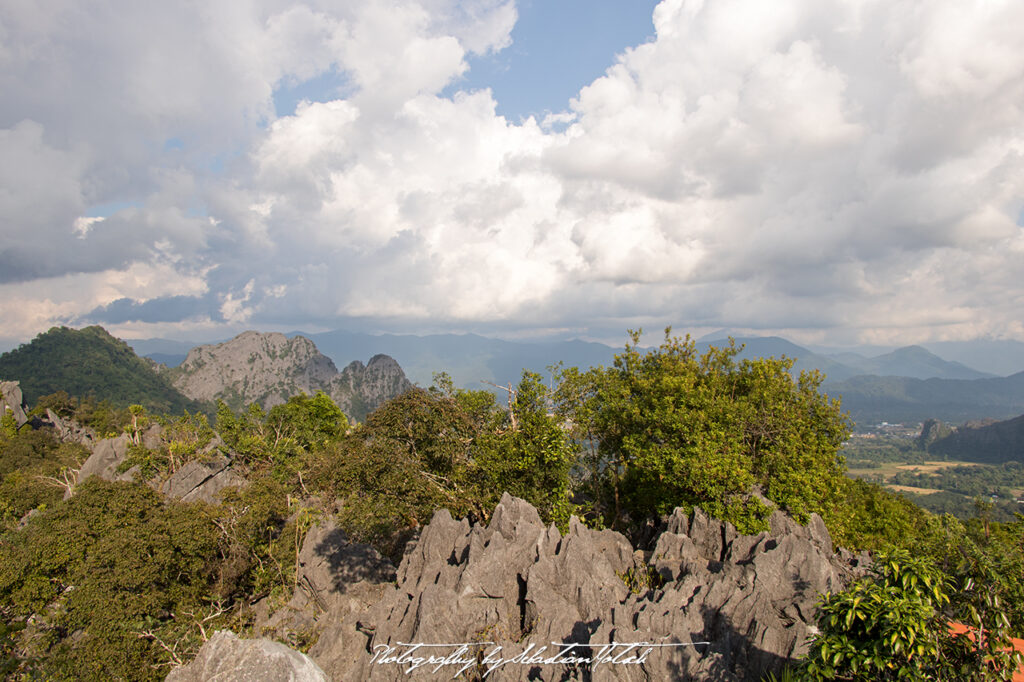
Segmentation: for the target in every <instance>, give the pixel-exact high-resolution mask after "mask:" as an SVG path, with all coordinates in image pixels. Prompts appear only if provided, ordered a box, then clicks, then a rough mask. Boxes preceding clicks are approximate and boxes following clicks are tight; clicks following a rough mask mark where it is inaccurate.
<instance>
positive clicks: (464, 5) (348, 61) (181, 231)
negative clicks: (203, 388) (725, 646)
mask: <svg viewBox="0 0 1024 682" xmlns="http://www.w3.org/2000/svg"><path fill="white" fill-rule="evenodd" d="M1021 26H1024V3H1021V2H1019V1H1017V0H1005V1H1000V0H974V1H967V0H929V1H928V2H921V1H920V0H776V1H773V2H764V1H763V0H664V1H663V2H660V3H656V2H646V1H639V0H521V1H520V2H515V1H514V0H475V1H459V0H361V1H360V2H340V1H338V0H334V1H333V2H332V1H328V0H308V1H306V2H296V1H293V0H244V1H231V2H228V1H226V0H225V1H223V2H222V1H220V0H214V1H213V2H176V3H168V2H163V1H161V2H156V1H152V0H135V1H134V2H131V3H93V2H81V1H80V0H49V1H48V2H45V3H40V2H36V1H35V0H5V2H3V3H2V4H0V92H2V93H3V96H2V97H0V319H2V325H0V327H2V330H0V340H3V341H4V342H5V343H6V344H7V345H8V346H10V345H12V344H16V343H18V342H24V341H27V340H29V339H31V338H32V337H33V336H34V335H35V334H37V333H40V332H42V331H45V330H46V329H48V328H49V327H51V326H53V325H60V324H63V325H68V326H74V327H79V326H84V325H87V324H101V325H103V326H104V327H106V328H107V329H109V330H110V331H111V332H112V333H115V334H116V335H118V336H121V337H122V338H129V339H130V338H152V337H164V338H178V339H189V340H196V341H203V340H210V339H223V338H227V337H230V336H231V335H233V334H235V333H237V332H240V331H242V330H245V329H258V330H261V331H289V330H305V331H309V332H316V331H323V330H328V329H348V330H353V331H369V332H401V333H435V332H476V333H482V334H488V335H492V336H502V337H508V338H548V337H550V338H554V337H560V338H571V337H580V338H587V339H595V340H610V339H614V340H616V343H617V341H618V340H619V339H622V338H624V332H625V330H626V329H635V328H639V327H643V328H644V329H647V330H651V329H656V330H660V329H663V328H664V327H665V326H667V325H672V326H673V327H674V328H675V329H676V330H677V331H689V332H692V333H694V334H695V335H700V334H702V333H706V332H709V331H713V330H716V329H721V328H727V329H730V330H735V331H736V332H737V333H740V334H751V335H772V334H777V335H781V336H785V337H786V338H789V339H791V340H794V341H796V342H798V343H804V344H819V345H829V344H833V345H841V346H853V345H857V344H874V345H904V344H910V343H924V342H928V341H963V340H971V339H979V338H991V339H1017V340H1024V315H1022V312H1024V277H1022V272H1024V267H1022V266H1024V227H1022V225H1024V41H1022V40H1021V39H1020V27H1021Z"/></svg>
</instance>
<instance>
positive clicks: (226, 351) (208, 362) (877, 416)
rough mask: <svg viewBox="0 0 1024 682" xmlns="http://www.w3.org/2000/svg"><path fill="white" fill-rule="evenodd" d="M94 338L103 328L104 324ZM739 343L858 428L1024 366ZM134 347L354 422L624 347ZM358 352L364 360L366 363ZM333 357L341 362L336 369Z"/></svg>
mask: <svg viewBox="0 0 1024 682" xmlns="http://www.w3.org/2000/svg"><path fill="white" fill-rule="evenodd" d="M91 329H95V330H99V329H100V328H98V327H97V328H91ZM73 331H74V330H62V331H61V332H60V333H62V334H66V333H68V332H73ZM83 331H84V330H83ZM100 331H102V330H100ZM75 333H78V332H75ZM94 335H95V334H94ZM41 336H44V335H41ZM102 336H103V337H104V338H107V337H109V335H106V333H105V332H104V333H103V334H102ZM45 338H46V339H49V338H50V337H49V336H46V337H45ZM109 338H112V337H109ZM736 341H737V344H742V345H743V346H744V347H743V350H742V352H741V353H740V356H739V357H740V358H741V359H742V358H754V357H769V356H775V357H778V356H782V355H785V356H787V357H790V358H793V359H794V360H795V363H794V369H795V370H796V371H801V370H810V369H817V370H820V371H822V372H823V373H825V375H826V382H825V384H824V390H825V391H826V392H827V393H828V394H829V395H831V396H833V397H841V398H842V400H843V407H844V409H846V410H847V411H849V413H850V415H851V418H852V419H853V420H854V421H855V422H856V423H857V425H858V426H861V427H864V426H868V425H870V424H874V423H878V422H882V421H888V422H903V423H914V422H921V421H924V420H926V419H942V420H945V421H949V422H952V423H959V422H963V421H967V420H970V419H1009V418H1012V417H1016V416H1018V415H1020V414H1022V413H1024V372H1020V373H1017V374H1015V375H1012V376H1009V377H998V376H992V375H991V374H986V373H985V372H981V371H978V370H976V369H974V368H972V367H970V366H968V365H966V364H964V363H961V362H955V361H949V360H945V359H943V358H941V357H939V356H938V355H935V354H934V353H932V352H930V351H928V350H926V349H925V348H922V347H920V346H907V347H905V348H899V349H896V350H894V351H890V352H886V353H881V354H877V355H874V356H865V355H861V354H856V353H852V352H845V353H836V354H825V353H816V352H814V351H811V350H809V349H807V348H804V347H802V346H798V345H796V344H794V343H792V342H790V341H787V340H786V339H782V338H779V337H763V338H739V339H737V340H736ZM33 343H36V342H33ZM722 343H723V342H722V340H721V339H718V338H713V339H702V340H701V341H699V342H698V344H697V347H698V350H700V351H701V352H703V351H704V350H706V349H707V348H708V347H710V346H711V345H712V344H715V345H722ZM29 345H30V344H29ZM36 345H37V346H38V344H36ZM131 345H132V346H133V347H134V349H135V350H136V351H137V352H138V353H139V354H140V355H143V356H147V357H149V358H151V359H152V360H155V361H157V362H161V363H165V364H166V365H169V366H172V368H171V369H169V370H167V371H166V372H163V375H164V376H165V377H166V380H168V383H173V385H174V387H175V388H176V389H177V390H178V391H180V392H181V394H183V395H182V396H181V398H182V399H191V400H196V401H209V400H210V399H211V397H216V398H219V399H223V400H225V401H227V402H228V403H229V404H230V405H231V406H232V407H234V408H236V409H237V408H239V407H241V406H243V405H244V404H247V403H250V402H258V403H261V404H263V405H264V406H265V407H266V406H271V405H273V404H276V403H279V402H283V401H284V400H286V399H287V397H288V396H289V395H294V394H295V393H298V392H299V391H305V392H306V393H313V392H315V391H318V390H323V391H324V392H325V393H327V394H328V395H330V396H331V397H332V398H333V399H334V400H335V401H336V402H337V403H338V404H339V406H341V407H342V409H343V410H344V411H345V412H346V413H347V414H349V415H350V416H351V417H353V418H355V419H357V420H362V419H363V418H365V416H366V414H368V413H369V411H371V410H372V409H373V408H374V407H376V406H377V405H379V404H380V403H382V402H383V400H385V399H386V397H390V396H392V395H396V394H398V393H400V392H402V391H403V390H405V389H407V388H408V387H409V386H411V385H412V383H416V384H419V385H421V386H429V385H430V384H431V383H432V381H433V375H434V373H435V372H441V371H445V372H448V373H449V375H450V376H451V377H452V379H453V380H454V382H455V384H456V385H458V386H463V387H466V388H486V385H485V384H482V383H481V380H484V381H487V382H493V383H496V384H501V385H504V384H506V383H508V382H513V383H515V382H517V381H518V379H519V377H520V375H521V372H522V369H523V368H526V369H530V370H533V371H536V372H539V373H541V374H542V375H543V376H548V372H547V368H548V367H549V366H551V365H554V364H555V363H558V362H562V363H564V365H565V366H577V367H581V368H586V367H591V366H596V365H605V366H608V365H610V364H612V362H613V361H614V356H615V354H616V353H618V352H620V350H621V349H619V348H613V347H611V346H608V345H604V344H600V343H594V342H584V341H578V340H576V341H557V342H546V343H527V342H516V341H505V340H500V339H492V338H486V337H482V336H476V335H472V334H468V335H455V334H439V335H431V336H411V335H394V334H384V335H370V334H362V333H353V332H345V331H333V332H325V333H318V334H309V335H308V337H304V336H301V335H298V334H290V335H287V336H286V335H283V334H276V333H272V334H260V333H257V332H246V333H243V334H241V335H239V336H238V337H236V338H235V339H233V340H232V341H231V342H227V343H222V344H217V345H214V344H208V345H205V346H198V347H192V346H190V345H189V344H188V343H187V342H177V341H167V340H160V339H150V340H136V341H132V342H131ZM1005 348H1006V347H1005V346H1004V349H1005ZM27 350H28V345H26V346H23V348H22V349H19V350H18V351H13V352H12V353H9V354H7V356H5V358H7V360H8V362H9V361H10V359H11V358H16V357H20V356H21V355H24V354H25V352H26V351H27ZM127 350H128V348H127V347H125V351H127ZM8 356H10V357H8ZM378 356H381V357H378ZM186 357H187V358H188V360H187V361H186V362H184V363H183V364H182V360H184V359H185V358H186ZM363 358H372V359H371V360H370V362H369V364H368V365H364V364H363V360H362V359H363ZM68 362H71V361H67V362H65V361H63V360H62V361H60V362H54V361H48V362H47V365H48V366H56V367H59V366H63V365H67V364H68ZM176 365H181V366H179V367H175V366H176ZM339 366H341V367H343V368H344V369H343V370H341V371H340V372H339V371H338V369H337V367H339ZM146 369H147V372H146V374H147V375H148V374H150V373H149V372H148V368H146ZM403 370H404V372H403ZM19 371H20V370H19ZM407 377H408V379H407ZM2 378H5V379H18V378H19V377H18V376H13V375H12V376H4V377H2ZM147 380H148V379H147ZM31 381H32V380H29V381H28V382H27V383H26V384H25V387H26V388H27V389H28V390H27V393H28V394H32V392H33V391H34V388H33V384H32V383H31ZM410 382H412V383H410ZM136 383H138V382H136ZM51 384H52V385H54V386H55V385H56V384H53V382H52V381H51V382H50V383H48V384H46V385H47V386H51ZM67 385H68V386H69V387H71V388H72V389H74V390H81V389H80V388H79V389H76V388H75V387H74V385H72V384H67ZM51 388H52V386H51ZM52 390H57V389H55V388H54V389H52Z"/></svg>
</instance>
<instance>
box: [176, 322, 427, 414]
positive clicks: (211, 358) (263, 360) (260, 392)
mask: <svg viewBox="0 0 1024 682" xmlns="http://www.w3.org/2000/svg"><path fill="white" fill-rule="evenodd" d="M167 372H168V376H169V377H170V378H171V380H172V383H173V384H174V386H175V388H177V389H178V390H179V391H181V392H182V393H184V394H185V395H186V396H188V397H189V398H192V399H194V400H216V399H220V400H224V401H225V402H226V403H227V404H228V405H230V406H231V407H233V408H236V409H237V408H241V407H244V406H245V405H247V404H249V403H259V404H260V405H262V406H263V407H264V408H270V407H273V406H274V405H279V404H281V403H284V402H286V401H287V400H288V398H290V397H291V396H293V395H297V394H299V393H302V392H304V393H307V394H310V395H312V394H314V393H316V392H317V391H323V392H324V393H326V394H327V395H329V396H331V399H332V400H334V402H335V403H337V404H338V406H339V407H341V409H342V411H343V412H345V414H346V415H348V416H349V417H350V418H353V419H356V420H358V421H361V420H363V419H365V417H366V415H367V414H368V413H369V412H370V411H372V410H374V409H375V408H377V407H378V406H379V405H380V404H381V403H383V402H384V401H386V400H388V399H390V398H393V397H394V396H396V395H399V394H400V393H403V392H405V391H407V390H409V389H410V388H412V384H411V383H409V380H408V379H407V378H406V377H405V373H404V372H402V368H401V367H399V366H398V363H397V362H395V361H394V360H393V359H392V358H390V357H388V356H386V355H377V356H374V357H373V358H372V359H371V360H370V362H369V364H368V365H366V366H363V364H362V363H361V362H353V363H351V364H350V365H348V366H347V367H346V368H345V369H344V370H343V371H342V372H338V369H337V367H336V366H335V365H334V362H332V361H331V359H330V358H328V357H327V356H325V355H323V354H321V353H320V351H318V350H317V348H316V346H315V345H314V344H313V342H312V341H310V340H309V339H307V338H305V337H302V336H295V337H293V338H291V339H289V338H288V337H286V336H284V335H283V334H277V333H269V334H261V333H259V332H253V331H249V332H244V333H242V334H239V335H238V336H236V337H235V338H233V339H231V340H230V341H226V342H224V343H219V344H216V345H207V346H197V347H195V348H193V349H192V350H191V351H189V354H188V357H186V358H185V361H184V362H183V363H181V365H180V366H178V367H176V368H174V369H171V370H167Z"/></svg>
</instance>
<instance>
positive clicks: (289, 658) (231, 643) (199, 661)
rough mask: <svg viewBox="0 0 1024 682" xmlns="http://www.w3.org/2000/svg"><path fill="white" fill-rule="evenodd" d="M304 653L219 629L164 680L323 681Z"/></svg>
mask: <svg viewBox="0 0 1024 682" xmlns="http://www.w3.org/2000/svg"><path fill="white" fill-rule="evenodd" d="M327 679H328V678H327V676H326V675H325V674H324V671H323V670H321V669H320V667H319V666H317V664H316V663H314V662H313V661H312V660H310V658H309V657H308V656H306V655H305V654H302V653H300V652H298V651H295V650H294V649H290V648H288V647H287V646H285V645H284V644H280V643H278V642H273V641H271V640H269V639H239V638H238V637H236V636H235V634H234V633H232V632H229V631H227V630H220V631H218V632H216V633H214V635H213V636H212V637H210V639H209V641H207V642H206V643H205V644H203V646H202V648H201V649H200V650H199V654H198V655H197V656H196V658H195V660H194V661H192V662H191V663H189V664H188V665H186V666H183V667H181V668H176V669H174V670H172V671H171V672H170V674H169V675H168V676H167V682H207V681H208V680H223V682H229V681H230V682H327Z"/></svg>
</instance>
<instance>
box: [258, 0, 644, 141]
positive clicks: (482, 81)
mask: <svg viewBox="0 0 1024 682" xmlns="http://www.w3.org/2000/svg"><path fill="white" fill-rule="evenodd" d="M657 4H658V3H657V2H653V1H652V0H546V1H543V2H537V1H535V0H524V1H521V2H518V3H516V10H517V12H518V15H519V16H518V19H517V21H516V24H515V28H513V30H512V34H511V38H512V44H511V45H510V46H509V47H507V48H505V49H503V50H500V51H498V52H492V53H489V54H485V55H478V56H474V57H471V58H470V59H468V65H469V71H468V73H466V74H465V76H464V77H462V78H460V79H458V80H456V81H455V82H454V83H452V84H451V85H450V86H449V87H448V88H447V89H446V93H447V94H451V93H452V92H455V91H457V90H460V89H463V90H480V89H484V88H490V89H491V91H492V92H493V93H494V99H495V100H496V101H497V105H498V106H497V112H498V114H500V115H502V116H506V117H508V118H510V119H512V120H514V121H518V120H520V119H523V118H526V117H528V116H536V117H537V118H543V117H544V115H545V114H546V113H552V112H554V113H557V112H560V111H564V110H566V109H567V108H568V106H569V101H570V100H571V99H572V98H573V97H576V95H578V94H579V91H580V89H581V88H582V87H583V86H585V85H587V84H589V83H591V82H592V81H593V80H594V79H595V78H597V77H599V76H601V75H602V74H603V73H604V72H605V70H606V69H607V68H608V67H609V66H611V65H612V64H613V63H614V60H615V56H616V55H618V54H620V53H622V52H623V51H624V50H625V49H626V48H629V47H633V46H635V45H639V44H641V43H644V42H646V41H647V40H649V39H651V38H652V37H653V35H654V24H653V23H652V22H651V13H652V12H653V11H654V7H655V6H656V5H657ZM350 91H351V84H350V82H349V79H348V78H347V77H346V75H345V73H344V72H339V71H337V70H332V71H327V72H325V73H323V74H321V75H319V76H317V77H315V78H311V79H309V80H307V81H303V82H299V83H285V84H282V85H281V86H279V87H278V89H277V90H275V91H274V110H275V113H276V114H277V115H278V116H286V115H290V114H293V113H294V112H295V107H296V106H297V105H298V103H299V102H300V101H302V100H309V101H313V102H327V101H330V100H332V99H336V98H338V97H342V96H345V95H346V93H348V92H350Z"/></svg>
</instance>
